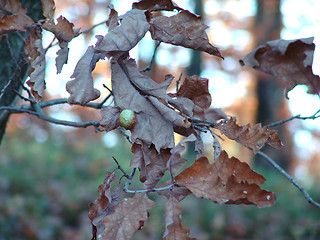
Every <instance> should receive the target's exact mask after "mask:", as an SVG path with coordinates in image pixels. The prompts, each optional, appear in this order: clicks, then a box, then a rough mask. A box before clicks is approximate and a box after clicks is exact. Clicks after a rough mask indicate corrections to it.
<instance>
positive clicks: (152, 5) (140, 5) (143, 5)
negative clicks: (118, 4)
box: [132, 0, 182, 11]
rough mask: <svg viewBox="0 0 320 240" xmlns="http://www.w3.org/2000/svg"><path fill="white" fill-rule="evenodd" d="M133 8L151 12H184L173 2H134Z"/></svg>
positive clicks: (164, 0) (147, 0) (144, 0)
mask: <svg viewBox="0 0 320 240" xmlns="http://www.w3.org/2000/svg"><path fill="white" fill-rule="evenodd" d="M132 8H133V9H134V8H137V9H140V10H149V11H160V10H166V11H173V10H175V9H176V10H182V8H180V7H179V6H178V5H177V4H176V3H174V2H173V1H171V0H141V1H139V2H134V3H133V4H132Z"/></svg>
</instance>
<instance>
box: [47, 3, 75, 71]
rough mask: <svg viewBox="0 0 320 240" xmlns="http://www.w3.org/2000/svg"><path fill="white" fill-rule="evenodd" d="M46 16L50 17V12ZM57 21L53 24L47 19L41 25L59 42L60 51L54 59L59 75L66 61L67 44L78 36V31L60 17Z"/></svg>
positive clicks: (50, 19) (51, 20)
mask: <svg viewBox="0 0 320 240" xmlns="http://www.w3.org/2000/svg"><path fill="white" fill-rule="evenodd" d="M51 7H52V6H51ZM51 7H49V9H48V11H50V8H51ZM53 7H54V6H53ZM47 14H48V15H49V16H50V15H51V13H50V12H48V13H47ZM57 21H58V23H57V24H55V22H54V21H53V19H52V18H48V19H47V20H46V22H45V23H44V24H43V25H42V28H43V29H46V30H48V31H50V32H52V33H53V34H54V35H55V36H56V38H57V39H58V40H59V46H60V49H59V50H58V51H57V55H58V56H57V57H56V67H57V73H61V70H62V67H63V65H64V64H65V63H67V61H68V53H69V48H68V43H69V42H70V41H71V40H72V39H73V38H75V37H76V36H78V35H79V34H80V29H78V28H76V29H75V28H73V27H74V24H73V23H71V22H69V21H68V20H67V19H66V18H64V17H63V16H60V17H59V18H58V19H57Z"/></svg>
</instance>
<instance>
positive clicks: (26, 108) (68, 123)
mask: <svg viewBox="0 0 320 240" xmlns="http://www.w3.org/2000/svg"><path fill="white" fill-rule="evenodd" d="M34 106H37V109H38V111H37V109H36V111H34V110H32V108H31V107H30V106H26V105H21V106H14V107H13V106H1V107H0V111H1V110H8V111H9V112H10V113H28V114H31V115H34V116H36V117H38V118H40V119H42V120H45V121H48V122H51V123H54V124H58V125H64V126H70V127H80V128H86V127H89V126H96V127H98V126H100V122H99V121H87V122H81V123H79V122H72V121H66V120H60V119H56V118H53V117H49V116H47V115H45V114H44V113H43V112H42V109H41V105H40V104H36V105H34ZM39 108H40V109H41V111H39Z"/></svg>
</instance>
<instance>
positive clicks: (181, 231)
mask: <svg viewBox="0 0 320 240" xmlns="http://www.w3.org/2000/svg"><path fill="white" fill-rule="evenodd" d="M181 214H182V207H181V205H180V203H179V201H178V200H177V199H176V198H174V197H170V198H168V200H167V203H166V205H165V209H164V215H165V216H166V220H165V223H166V230H165V232H164V234H163V238H162V239H163V240H185V239H189V240H190V239H195V238H190V237H189V235H190V229H189V228H187V227H185V226H183V225H182V220H181Z"/></svg>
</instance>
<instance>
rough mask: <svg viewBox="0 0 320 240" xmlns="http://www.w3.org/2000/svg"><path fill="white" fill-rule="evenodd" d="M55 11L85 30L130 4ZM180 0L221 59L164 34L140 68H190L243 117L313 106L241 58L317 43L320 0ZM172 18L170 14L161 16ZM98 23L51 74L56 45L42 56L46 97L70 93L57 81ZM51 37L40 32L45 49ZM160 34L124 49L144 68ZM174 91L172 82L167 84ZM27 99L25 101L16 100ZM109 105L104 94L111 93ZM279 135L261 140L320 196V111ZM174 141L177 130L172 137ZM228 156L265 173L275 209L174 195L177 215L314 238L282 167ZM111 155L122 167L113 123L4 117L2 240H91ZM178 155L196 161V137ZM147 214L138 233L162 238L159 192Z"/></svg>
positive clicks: (242, 152) (157, 72)
mask: <svg viewBox="0 0 320 240" xmlns="http://www.w3.org/2000/svg"><path fill="white" fill-rule="evenodd" d="M55 2H56V17H59V16H60V15H63V16H64V17H66V18H67V19H68V20H69V21H71V22H73V23H74V24H75V27H77V28H81V30H86V29H88V28H90V27H92V26H93V25H95V24H99V23H101V22H103V21H105V20H106V19H107V18H108V9H107V4H108V3H112V4H114V7H115V9H116V10H117V11H118V12H119V14H120V15H121V14H124V13H125V12H126V11H128V10H129V9H130V8H131V4H132V2H134V1H128V0H126V1H120V0H117V1H104V0H77V1H76V0H55ZM175 2H176V3H177V4H178V5H179V6H180V7H183V8H185V9H188V10H190V11H191V12H193V13H196V14H198V15H201V16H202V18H203V21H204V22H205V23H206V24H207V25H208V26H209V28H208V29H207V34H208V36H209V39H210V41H211V42H212V44H213V45H214V46H216V47H218V48H219V49H220V50H221V53H222V55H223V56H224V57H225V60H224V61H221V60H220V59H218V58H216V57H213V56H210V55H208V54H206V53H199V52H197V51H192V50H189V49H185V48H181V47H175V46H171V45H168V44H164V43H162V44H161V45H160V47H159V48H158V49H157V51H156V55H155V62H154V64H153V67H152V70H151V71H150V72H148V73H146V74H147V75H148V76H150V77H151V78H153V79H154V80H155V81H158V82H161V81H162V80H163V78H164V76H165V75H166V74H169V73H170V74H173V75H174V76H175V78H176V79H178V78H179V76H180V74H182V79H184V77H185V76H187V75H193V74H197V75H200V76H201V77H206V78H208V79H209V89H210V92H211V94H212V107H219V108H222V109H223V110H224V111H225V112H226V113H227V114H228V115H231V116H236V117H237V119H238V121H239V123H240V124H242V125H244V124H247V123H251V124H255V123H258V122H261V123H262V125H267V124H269V123H272V122H275V121H278V120H282V119H285V118H288V117H291V116H292V115H296V114H301V115H302V116H311V115H312V114H314V113H315V112H316V111H317V110H318V109H319V108H320V104H319V103H320V101H319V96H314V95H310V94H307V93H306V88H305V87H303V86H297V87H296V88H294V90H292V91H291V92H290V93H289V100H287V99H285V97H284V88H285V83H284V82H281V81H277V80H275V79H274V78H273V77H271V76H268V75H266V74H263V73H261V72H255V71H253V70H250V69H248V68H245V67H241V66H240V65H239V63H238V61H239V59H241V58H242V57H244V56H245V55H246V54H247V53H249V52H250V51H251V50H253V49H254V48H255V47H257V46H258V45H260V44H262V43H264V42H266V41H269V40H274V39H279V38H284V39H296V38H304V37H311V36H314V37H315V44H316V46H318V45H319V44H318V43H320V31H319V30H320V29H319V28H320V27H319V26H320V15H319V14H318V11H319V10H320V1H318V0H306V1H299V0H282V1H280V0H224V1H223V0H202V1H200V0H179V1H175ZM164 14H166V15H168V16H170V15H172V14H173V13H170V12H168V13H164ZM107 32H108V29H107V27H106V26H105V25H104V24H101V25H99V26H97V27H96V28H94V29H93V30H92V31H90V32H88V33H87V34H82V35H80V36H79V37H77V38H75V39H74V40H72V41H71V42H70V44H69V48H70V52H69V61H68V64H67V65H65V66H64V67H63V70H62V73H61V74H59V75H57V74H56V69H55V65H54V64H55V56H56V51H57V50H58V49H59V48H58V46H54V47H52V48H50V50H49V51H48V53H47V59H46V61H47V66H48V67H47V72H46V84H47V92H46V95H45V99H53V98H64V97H68V93H67V92H66V90H65V84H66V82H67V81H69V80H70V76H71V75H72V73H73V70H74V67H75V65H76V63H77V61H78V60H79V59H80V57H81V56H82V55H83V54H84V52H85V50H86V48H87V47H88V46H89V45H92V44H95V43H96V38H95V35H105V34H107ZM52 39H53V34H51V33H49V32H44V42H43V45H44V47H46V46H48V45H49V44H50V42H51V41H52ZM155 46H156V43H155V42H154V41H153V40H152V39H151V36H150V34H149V33H147V34H146V36H145V38H144V39H143V40H142V41H141V43H139V44H138V46H137V47H135V48H134V49H133V50H132V51H131V52H130V55H131V57H133V58H135V59H136V60H137V62H138V64H139V66H140V67H141V68H144V67H146V66H147V65H148V64H149V62H150V60H151V58H152V55H153V53H154V49H155ZM319 63H320V50H318V49H317V47H316V52H315V59H314V65H313V71H314V73H315V74H319V73H320V64H319ZM93 74H94V81H95V87H96V88H98V89H99V90H100V91H101V93H102V96H101V97H100V99H98V100H97V101H102V99H104V98H105V97H106V96H107V95H108V94H109V92H108V90H106V88H104V87H103V84H105V85H107V86H108V87H111V81H110V69H109V65H108V61H100V62H99V63H98V64H97V66H96V69H95V70H94V72H93ZM171 90H172V92H174V91H175V84H173V85H172V88H171ZM21 103H23V102H21ZM107 104H112V99H110V100H109V102H107ZM46 113H47V114H49V115H51V116H54V117H56V118H59V119H65V120H72V121H87V120H99V119H100V114H99V111H98V110H92V109H84V108H82V107H79V106H69V105H67V104H65V105H57V106H52V107H50V108H47V109H46ZM277 130H278V131H279V133H280V136H281V138H282V140H283V143H284V145H285V146H284V148H283V149H282V150H274V149H271V148H268V147H265V148H264V149H263V151H264V152H266V153H267V154H268V155H269V156H271V157H272V158H273V159H274V160H275V161H276V162H277V163H278V164H280V165H281V166H282V167H283V168H285V169H286V170H287V171H288V172H289V173H290V174H291V175H292V176H293V177H295V178H296V179H297V180H298V181H299V182H300V183H301V185H302V186H303V187H304V188H305V189H306V190H307V191H308V192H309V193H310V195H311V196H312V197H313V198H314V199H315V200H318V201H320V191H319V187H318V186H319V183H320V138H319V136H320V120H305V121H302V120H293V121H291V122H289V123H286V124H284V125H282V126H280V127H278V128H277ZM177 139H179V136H177ZM203 139H204V141H205V144H206V151H207V152H206V153H207V156H208V157H209V158H210V159H212V158H213V148H212V138H211V136H210V134H208V135H207V134H204V135H203ZM221 144H222V146H223V148H224V149H225V150H226V151H227V152H228V153H229V155H233V156H236V157H237V158H239V159H240V160H241V161H245V162H248V163H250V165H251V166H252V167H253V168H254V169H255V170H256V171H257V172H259V173H261V174H263V175H264V176H265V177H266V179H267V181H266V183H265V184H264V186H263V188H264V189H268V190H270V191H273V192H275V193H276V195H277V202H276V205H275V206H274V207H272V208H267V209H258V208H256V207H253V206H220V205H216V204H214V203H212V202H210V201H207V200H204V199H196V198H195V197H191V196H190V197H188V198H187V199H185V200H184V201H182V206H183V222H184V224H185V225H186V226H188V227H190V228H191V235H192V236H193V237H197V238H198V239H205V240H206V239H308V240H312V239H320V210H319V209H317V208H315V207H312V206H311V205H309V204H308V203H307V201H306V200H305V199H304V198H303V196H302V194H301V193H300V192H299V191H298V190H297V189H296V188H295V187H294V186H293V185H292V184H291V183H289V182H288V181H287V180H286V179H285V178H284V177H283V176H281V175H280V174H279V173H278V172H276V171H275V170H274V169H272V168H271V167H270V166H269V165H267V164H266V163H264V161H263V159H260V158H258V157H255V156H253V154H252V152H251V151H250V150H248V149H246V148H244V147H242V146H240V145H239V144H237V143H235V142H232V141H227V140H225V141H223V142H221ZM112 156H114V157H116V158H117V160H118V161H119V163H120V164H121V166H122V167H123V168H124V169H126V170H127V171H128V172H130V168H129V163H130V159H131V152H130V144H129V143H128V142H127V140H126V139H125V137H123V135H122V134H121V133H119V132H117V131H113V132H109V133H103V132H102V133H100V132H98V133H97V132H95V131H94V129H93V128H87V129H75V128H71V127H65V126H57V125H53V124H50V123H47V122H44V121H42V120H39V119H37V118H35V117H32V116H29V115H25V114H16V115H12V116H11V117H10V121H9V124H8V126H7V131H6V135H5V137H4V139H3V141H2V145H1V146H0V240H4V239H6V240H7V239H71V240H72V239H75V240H78V239H79V240H82V239H90V238H91V237H90V236H91V235H90V234H91V224H90V221H89V218H88V216H87V215H88V212H89V209H88V204H89V203H90V202H93V201H94V200H95V199H96V198H97V197H98V192H97V188H98V186H99V185H100V184H101V183H102V182H103V179H104V176H105V172H106V171H111V170H113V169H114V168H115V167H116V165H115V163H114V161H113V160H112ZM185 157H186V158H187V159H189V160H190V161H192V160H194V153H193V151H192V146H191V145H190V146H188V149H187V151H186V152H185ZM151 198H153V199H155V200H156V201H157V204H156V206H155V207H154V208H153V209H152V210H151V212H150V219H149V220H148V221H147V222H146V224H145V227H144V228H143V229H142V230H141V231H139V232H138V233H137V234H136V236H135V239H150V240H151V239H161V236H162V233H163V231H164V214H163V207H164V203H165V198H162V197H160V198H157V197H156V195H151Z"/></svg>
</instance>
